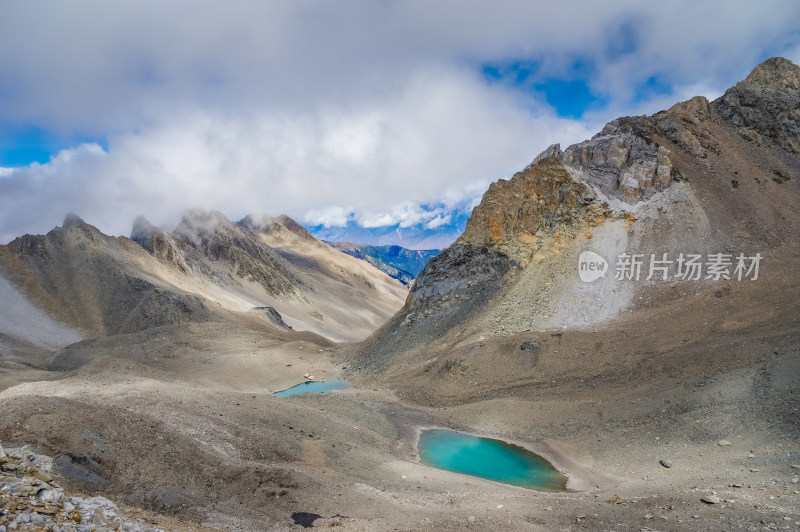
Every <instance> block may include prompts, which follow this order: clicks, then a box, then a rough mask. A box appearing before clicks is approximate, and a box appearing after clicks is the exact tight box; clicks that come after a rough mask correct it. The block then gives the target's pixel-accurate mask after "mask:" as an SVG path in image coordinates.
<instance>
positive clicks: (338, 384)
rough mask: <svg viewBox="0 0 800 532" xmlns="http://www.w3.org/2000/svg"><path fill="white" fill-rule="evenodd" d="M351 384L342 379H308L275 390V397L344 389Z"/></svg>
mask: <svg viewBox="0 0 800 532" xmlns="http://www.w3.org/2000/svg"><path fill="white" fill-rule="evenodd" d="M349 387H350V386H349V385H348V384H347V383H346V382H344V381H343V380H341V379H334V380H332V381H308V382H301V383H300V384H298V385H297V386H292V387H291V388H288V389H286V390H281V391H280V392H275V393H274V394H272V395H274V396H275V397H291V396H292V395H300V394H301V393H323V392H332V391H333V390H344V389H345V388H349Z"/></svg>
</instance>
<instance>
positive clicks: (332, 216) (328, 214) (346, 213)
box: [304, 207, 353, 228]
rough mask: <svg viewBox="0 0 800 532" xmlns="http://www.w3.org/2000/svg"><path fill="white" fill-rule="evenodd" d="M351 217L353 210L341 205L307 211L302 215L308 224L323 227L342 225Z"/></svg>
mask: <svg viewBox="0 0 800 532" xmlns="http://www.w3.org/2000/svg"><path fill="white" fill-rule="evenodd" d="M352 219H353V211H352V210H351V209H349V208H343V207H328V208H326V209H320V210H314V211H309V212H307V213H306V214H305V216H304V221H305V222H307V223H308V224H310V225H321V226H323V227H329V228H330V227H344V226H346V225H347V222H348V221H350V220H352Z"/></svg>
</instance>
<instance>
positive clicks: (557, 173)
mask: <svg viewBox="0 0 800 532" xmlns="http://www.w3.org/2000/svg"><path fill="white" fill-rule="evenodd" d="M610 214H611V213H610V210H609V208H608V205H607V204H605V203H600V202H598V201H597V199H596V197H595V194H594V193H593V192H592V191H591V190H590V189H589V187H587V186H586V185H584V184H582V183H580V182H578V181H576V180H575V179H573V177H572V175H571V174H570V173H569V172H568V171H567V170H566V169H565V168H564V165H563V164H562V163H561V162H559V161H558V160H557V159H555V158H547V159H544V160H541V161H539V162H537V163H536V164H533V165H531V166H529V167H528V168H526V169H525V170H523V171H522V172H518V173H517V174H516V175H514V177H512V178H511V179H510V180H503V179H501V180H500V181H498V182H496V183H493V184H492V185H491V186H490V187H489V190H488V191H487V192H486V193H485V194H484V196H483V200H482V201H481V203H480V205H478V206H477V207H475V209H474V210H473V211H472V217H471V218H470V220H469V222H468V223H467V228H466V230H465V231H464V234H463V235H462V236H461V237H460V238H459V239H458V241H457V242H456V244H461V245H472V246H479V247H488V248H492V249H495V250H497V251H500V252H502V253H504V254H506V255H508V257H509V258H511V259H513V260H517V261H520V262H521V263H522V264H525V263H527V262H529V261H530V259H531V257H532V256H533V254H534V253H535V252H536V251H538V250H539V249H540V247H541V245H542V242H543V241H544V240H546V239H547V237H548V236H549V237H552V236H553V235H554V234H555V232H556V231H557V230H558V231H560V232H561V233H564V232H566V233H569V232H570V231H572V230H577V229H579V228H581V227H594V226H597V225H601V224H602V223H603V222H604V221H605V220H606V218H608V217H609V216H610ZM561 238H563V235H562V237H561Z"/></svg>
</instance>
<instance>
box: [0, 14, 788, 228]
mask: <svg viewBox="0 0 800 532" xmlns="http://www.w3.org/2000/svg"><path fill="white" fill-rule="evenodd" d="M47 8H48V16H46V17H43V16H42V13H41V6H38V5H34V4H33V3H31V2H27V1H22V0H9V1H7V2H2V3H0V72H2V73H3V75H2V76H0V242H6V241H8V240H9V239H11V238H13V237H15V236H17V235H20V234H23V233H26V232H27V233H39V232H45V231H47V230H49V229H50V228H52V227H53V226H55V225H58V224H60V223H61V220H62V219H63V217H64V215H65V214H66V213H68V212H76V213H78V214H80V215H81V216H82V217H83V218H85V219H86V220H87V221H89V222H90V223H93V224H95V225H97V226H98V227H99V228H100V229H101V230H103V231H105V232H107V233H111V234H127V233H128V232H129V231H130V226H131V222H132V220H133V219H134V217H135V216H136V215H138V214H144V215H145V216H147V217H148V218H149V219H151V221H153V222H154V223H156V224H162V225H167V226H169V225H170V224H173V223H176V222H177V220H178V218H179V217H180V214H181V213H182V212H183V211H184V210H186V209H189V208H206V209H216V210H220V211H222V212H224V213H226V214H227V215H229V216H231V217H237V216H241V215H243V214H246V213H255V214H261V213H271V214H278V213H281V212H285V213H287V214H289V215H291V216H293V217H295V218H297V219H298V220H299V221H301V222H304V223H306V224H309V225H312V224H317V225H326V226H328V227H332V226H335V225H336V224H343V225H346V224H348V223H350V224H357V225H359V226H363V227H368V228H369V227H372V228H378V227H389V226H390V225H401V224H405V225H407V226H408V225H409V224H412V222H413V223H417V224H422V225H421V226H424V225H425V224H430V223H432V221H433V220H444V219H446V218H448V217H449V218H450V219H458V218H459V217H463V215H464V214H465V213H466V212H468V211H469V208H470V206H471V205H473V204H474V203H475V201H477V200H478V199H479V198H480V196H481V194H482V192H483V191H484V190H485V189H486V187H487V186H488V184H489V183H491V182H492V181H495V180H497V179H499V178H508V177H510V176H511V175H513V173H514V172H516V171H518V170H520V169H521V168H523V167H524V166H525V165H526V164H528V163H529V162H530V161H531V160H532V159H533V158H534V157H535V156H536V155H537V154H538V153H539V152H540V151H542V150H543V149H545V148H546V147H547V146H548V145H549V144H552V143H555V142H559V143H561V144H562V146H566V145H569V144H571V143H574V142H579V141H581V140H583V139H585V138H588V137H590V136H591V135H592V134H594V133H596V132H597V131H598V130H599V129H600V128H601V127H602V126H603V124H604V123H605V122H607V121H608V120H611V119H613V118H616V117H617V116H620V115H635V114H644V113H648V114H649V113H653V112H656V111H658V110H660V109H664V108H667V107H669V106H671V105H672V104H673V103H675V102H676V101H680V100H685V99H688V98H690V97H692V96H695V95H705V96H707V97H710V98H713V97H716V96H718V95H719V94H721V93H722V91H724V90H725V89H726V88H727V87H729V86H731V85H733V84H734V83H735V82H737V81H739V80H740V79H742V78H744V77H745V76H746V75H747V73H748V72H749V71H750V70H751V69H752V68H753V67H754V66H755V65H756V64H758V62H760V61H762V60H763V59H766V58H768V57H770V56H774V55H784V56H786V57H788V58H789V59H792V60H793V61H795V62H797V61H799V60H800V31H798V29H797V24H796V20H800V4H798V3H797V2H796V1H788V0H766V1H763V2H759V3H758V4H753V3H751V2H721V1H719V2H714V1H712V2H703V3H698V2H693V1H689V0H676V1H674V2H666V3H658V4H656V3H642V2H634V1H632V0H630V1H628V0H625V1H621V0H614V1H609V2H603V3H598V2H593V1H588V0H587V1H575V2H567V3H561V4H558V5H554V6H549V5H546V4H545V5H542V4H538V3H537V4H534V3H531V2H523V1H517V0H501V1H498V2H492V3H470V2H467V3H465V2H462V1H456V0H448V1H443V0H439V1H433V2H424V3H422V2H374V1H372V0H353V1H352V2H347V3H341V2H336V1H333V0H316V1H311V0H292V1H289V0H286V1H282V0H276V1H274V2H260V1H256V0H240V1H237V2H233V3H227V2H226V3H222V2H215V1H211V0H191V1H190V0H175V1H173V2H169V3H164V2H158V1H155V0H141V1H138V2H130V3H113V4H112V3H109V2H105V1H101V0H86V1H83V2H80V3H74V2H66V1H55V2H50V3H48V6H47ZM687 14H691V16H689V15H687ZM22 42H24V43H26V44H25V46H20V45H19V43H22ZM434 223H439V222H434ZM380 224H384V225H383V226H381V225H380ZM439 226H440V227H445V226H446V224H440V225H439Z"/></svg>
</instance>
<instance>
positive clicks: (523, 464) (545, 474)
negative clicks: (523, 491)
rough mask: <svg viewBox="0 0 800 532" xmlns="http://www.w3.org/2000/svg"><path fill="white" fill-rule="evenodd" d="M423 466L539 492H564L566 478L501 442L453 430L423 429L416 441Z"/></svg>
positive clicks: (536, 457)
mask: <svg viewBox="0 0 800 532" xmlns="http://www.w3.org/2000/svg"><path fill="white" fill-rule="evenodd" d="M419 457H420V460H421V461H422V463H424V464H427V465H430V466H433V467H437V468H439V469H444V470H447V471H452V472H454V473H462V474H464V475H472V476H474V477H480V478H485V479H488V480H494V481H496V482H502V483H504V484H511V485H512V486H520V487H523V488H529V489H534V490H539V491H566V489H567V477H565V476H564V475H562V474H561V472H560V471H558V470H557V469H556V468H555V467H553V466H552V464H550V462H548V461H547V460H545V459H544V458H542V457H541V456H539V455H538V454H536V453H533V452H531V451H529V450H527V449H524V448H522V447H520V446H519V445H514V444H511V443H508V442H504V441H501V440H495V439H492V438H479V437H477V436H470V435H469V434H462V433H460V432H455V431H452V430H443V429H429V430H423V431H422V434H421V435H420V438H419Z"/></svg>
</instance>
